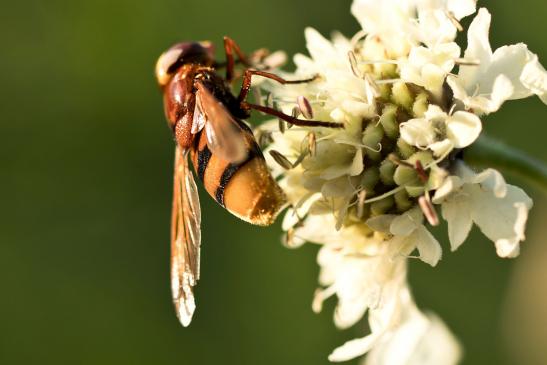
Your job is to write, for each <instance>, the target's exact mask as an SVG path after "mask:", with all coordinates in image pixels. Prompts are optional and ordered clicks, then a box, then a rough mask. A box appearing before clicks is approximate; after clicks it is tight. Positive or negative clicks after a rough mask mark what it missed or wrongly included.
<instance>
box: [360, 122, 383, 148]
mask: <svg viewBox="0 0 547 365" xmlns="http://www.w3.org/2000/svg"><path fill="white" fill-rule="evenodd" d="M382 138H384V129H383V128H382V127H381V126H380V125H376V124H375V123H370V124H369V125H367V127H366V128H365V131H364V133H363V139H362V141H363V144H364V145H365V146H367V147H368V148H369V149H373V150H378V149H379V146H378V144H379V143H380V141H381V140H382ZM368 151H369V150H368V149H367V152H368Z"/></svg>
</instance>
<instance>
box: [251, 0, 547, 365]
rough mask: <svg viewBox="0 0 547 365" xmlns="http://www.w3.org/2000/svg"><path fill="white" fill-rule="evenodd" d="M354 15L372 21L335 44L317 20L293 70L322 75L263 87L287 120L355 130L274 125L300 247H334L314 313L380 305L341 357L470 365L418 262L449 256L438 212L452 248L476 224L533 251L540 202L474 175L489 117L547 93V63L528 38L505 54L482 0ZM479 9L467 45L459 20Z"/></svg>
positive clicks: (361, 1)
mask: <svg viewBox="0 0 547 365" xmlns="http://www.w3.org/2000/svg"><path fill="white" fill-rule="evenodd" d="M351 10H352V13H353V15H354V16H355V17H356V18H357V20H358V21H359V23H360V25H361V26H362V31H360V32H359V33H357V34H356V35H355V36H354V37H352V38H350V39H348V38H346V37H344V36H343V35H341V34H339V33H335V34H334V35H333V36H332V40H327V39H325V38H324V37H323V36H321V35H320V34H319V33H318V32H317V31H315V30H313V29H310V28H308V29H306V32H305V36H306V41H307V48H308V51H309V54H310V56H305V55H301V54H298V55H296V56H295V57H294V62H295V64H296V66H297V69H296V71H295V72H294V73H284V74H283V76H285V77H286V78H287V79H308V78H310V77H314V76H315V79H314V80H313V81H311V82H307V83H301V84H291V85H276V84H273V83H267V84H266V85H264V84H263V85H262V87H263V88H265V89H267V91H268V92H269V93H270V96H269V97H268V102H269V103H270V104H271V105H272V106H274V107H276V108H278V109H280V110H283V111H284V112H286V113H288V114H291V113H292V114H293V115H300V114H302V115H303V117H305V118H308V119H312V118H313V119H314V120H324V121H334V122H339V123H343V125H344V128H343V129H329V128H321V127H314V128H303V127H292V128H289V127H290V126H287V125H285V123H284V122H282V121H271V122H269V123H267V124H265V126H264V127H263V128H261V129H260V130H259V133H260V134H261V135H262V136H263V137H264V136H265V137H268V138H262V140H264V141H268V142H270V143H269V145H268V147H266V152H269V153H267V160H268V162H269V164H270V166H271V167H272V169H273V171H274V174H275V175H276V176H277V178H278V179H279V183H280V186H281V187H282V188H283V189H284V191H285V193H286V195H287V197H288V199H289V202H290V208H289V209H288V211H287V213H286V215H285V217H284V221H283V229H284V230H285V231H286V232H287V234H286V244H287V245H288V246H291V247H297V246H299V245H301V244H303V243H304V242H314V243H319V244H321V245H322V247H321V249H320V251H319V254H318V263H319V265H320V266H321V273H320V278H319V282H320V284H321V288H320V289H318V290H317V292H316V295H315V298H314V301H313V309H314V310H315V311H319V310H321V306H322V302H323V301H324V300H325V299H326V298H328V297H330V296H332V295H336V296H337V297H338V305H337V308H336V311H335V315H334V321H335V324H336V325H337V326H338V327H340V328H347V327H349V326H352V325H354V324H355V323H357V322H358V321H359V320H360V319H361V318H362V317H363V316H364V315H365V314H367V315H368V322H369V327H370V330H371V333H370V334H368V335H367V336H365V337H363V338H359V339H356V340H352V341H349V342H347V343H346V344H344V345H342V346H341V347H339V348H337V349H336V350H334V352H333V353H332V354H331V355H330V357H329V359H330V360H331V361H345V360H349V359H352V358H355V357H357V356H361V355H363V354H365V353H368V356H367V357H366V358H365V362H364V363H365V364H369V365H372V364H390V365H393V364H455V363H456V362H457V361H458V359H459V357H460V348H459V345H458V342H457V341H456V340H455V338H454V337H453V336H452V335H451V333H450V332H449V330H448V329H447V328H446V327H445V325H444V324H443V323H442V321H441V320H440V319H439V318H437V317H436V316H434V315H432V314H424V313H422V312H420V311H419V310H418V308H417V307H416V305H415V303H414V301H413V299H412V296H411V294H410V291H409V287H408V283H407V259H408V258H409V257H418V258H420V259H421V260H422V261H424V262H425V263H427V264H430V265H432V266H435V265H436V264H437V263H438V261H439V260H440V259H441V254H442V250H441V246H440V245H439V243H438V242H437V240H436V239H435V237H434V236H433V235H432V234H431V233H430V232H429V230H428V226H433V225H437V224H439V215H438V213H437V211H438V210H440V212H441V217H442V218H444V219H445V220H446V221H447V222H448V236H449V240H450V244H451V249H452V250H456V249H457V248H458V247H459V246H460V245H461V244H462V243H463V242H464V240H465V239H466V237H467V235H468V233H469V231H470V229H471V227H472V225H473V223H475V224H476V225H477V226H478V227H479V228H480V229H481V231H482V232H483V233H484V234H485V235H486V236H487V237H488V238H489V239H491V240H492V241H493V242H494V243H495V247H496V251H497V254H498V255H499V256H501V257H515V256H517V255H518V253H519V243H520V242H521V241H522V240H523V239H524V228H525V223H526V219H527V215H528V211H529V209H530V208H531V206H532V201H531V199H530V198H529V197H528V196H527V195H526V193H524V192H523V191H522V190H521V189H519V188H517V187H514V186H511V185H508V184H506V183H505V181H504V179H503V177H502V176H501V174H500V173H499V172H497V171H495V170H492V169H488V170H485V171H483V172H480V173H475V172H473V171H472V170H471V169H470V168H469V167H468V166H466V165H465V163H464V162H463V161H462V160H461V156H462V151H463V150H464V149H465V148H466V147H467V146H469V145H471V144H472V143H474V142H475V141H476V140H477V138H478V137H479V135H480V133H481V130H482V124H481V119H480V118H481V116H483V115H486V114H489V113H492V112H494V111H496V110H498V109H499V108H500V106H501V105H502V104H503V103H504V102H505V101H507V100H511V99H519V98H524V97H527V96H530V95H534V94H535V95H538V96H539V97H540V98H541V100H543V101H544V102H547V94H546V90H547V73H546V72H545V70H544V68H543V67H542V66H541V64H540V63H539V62H538V58H537V56H536V55H535V54H533V53H532V52H530V51H529V50H528V48H527V47H526V45H524V44H517V45H511V46H504V47H501V48H498V49H497V50H495V51H492V49H491V47H490V44H489V40H488V32H489V27H490V18H491V17H490V14H489V12H488V11H487V10H486V9H484V8H481V9H480V10H478V12H477V9H476V2H475V1H474V0H355V1H354V3H353V5H352V8H351ZM475 12H477V14H476V16H475V18H474V20H473V21H472V23H471V25H470V27H469V29H468V31H467V49H466V50H465V52H463V54H462V50H461V49H460V46H459V45H458V44H457V43H456V42H455V39H456V36H457V33H458V32H459V31H463V28H462V26H461V24H460V20H461V19H462V18H464V17H466V16H470V15H472V14H474V13H475ZM456 70H457V71H456Z"/></svg>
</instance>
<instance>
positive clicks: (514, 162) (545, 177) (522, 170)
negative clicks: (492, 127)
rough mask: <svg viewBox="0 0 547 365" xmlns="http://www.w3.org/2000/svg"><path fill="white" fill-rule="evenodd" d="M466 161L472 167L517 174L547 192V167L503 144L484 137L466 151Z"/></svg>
mask: <svg viewBox="0 0 547 365" xmlns="http://www.w3.org/2000/svg"><path fill="white" fill-rule="evenodd" d="M464 159H465V161H466V162H468V163H470V164H471V165H476V166H481V167H493V168H495V169H499V170H501V171H503V172H509V173H512V174H515V175H517V176H519V177H522V178H524V179H526V180H527V181H529V182H530V183H532V184H534V185H536V186H537V187H539V188H541V189H542V190H544V191H547V165H545V163H543V162H542V161H540V160H538V159H535V158H533V157H531V156H528V155H526V154H525V153H524V152H522V151H519V150H517V149H515V148H513V147H510V146H508V145H506V144H505V143H503V142H500V141H497V140H495V139H492V138H490V137H486V136H484V135H483V136H481V137H480V138H479V139H478V140H477V141H476V142H475V143H474V144H473V145H471V146H470V147H469V148H467V149H466V150H465V152H464Z"/></svg>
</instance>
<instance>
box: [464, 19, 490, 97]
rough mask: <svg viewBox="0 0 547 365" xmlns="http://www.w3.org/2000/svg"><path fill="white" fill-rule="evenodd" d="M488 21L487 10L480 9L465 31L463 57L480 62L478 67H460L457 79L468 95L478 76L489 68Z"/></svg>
mask: <svg viewBox="0 0 547 365" xmlns="http://www.w3.org/2000/svg"><path fill="white" fill-rule="evenodd" d="M490 20H491V16H490V13H489V12H488V10H486V9H485V8H481V9H480V10H479V13H478V14H477V16H476V17H475V19H473V22H472V23H471V25H470V26H469V30H468V31H467V49H466V50H465V54H464V57H465V58H466V59H472V60H478V61H479V62H480V65H479V66H461V67H460V72H459V77H460V79H461V82H462V84H463V85H464V87H465V88H466V90H467V92H468V93H473V91H474V90H473V89H474V88H475V85H477V84H478V79H479V77H480V75H481V74H483V73H484V70H487V69H488V68H489V67H490V62H491V59H492V48H491V47H490V42H489V40H488V32H489V29H490Z"/></svg>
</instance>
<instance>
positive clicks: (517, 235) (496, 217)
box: [466, 185, 532, 257]
mask: <svg viewBox="0 0 547 365" xmlns="http://www.w3.org/2000/svg"><path fill="white" fill-rule="evenodd" d="M466 190H468V192H469V193H470V194H471V197H470V199H471V201H472V205H473V206H472V209H471V214H472V218H473V221H474V222H475V223H476V224H477V225H478V226H479V228H480V229H481V231H482V232H483V233H484V235H485V236H486V237H488V238H489V239H490V240H492V241H494V242H495V243H496V247H497V249H498V254H501V255H503V256H502V257H513V256H514V255H516V254H517V253H518V248H517V245H518V242H519V241H522V240H523V239H524V226H525V221H526V218H527V214H528V210H529V209H530V208H531V207H532V200H531V199H530V198H529V197H528V195H526V193H525V192H524V191H523V190H522V189H520V188H517V187H515V186H512V185H507V194H506V195H505V197H503V198H497V197H496V196H495V195H494V194H493V192H492V191H491V190H489V189H484V187H481V186H479V185H471V186H470V188H469V189H466ZM501 255H500V256H501Z"/></svg>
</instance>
